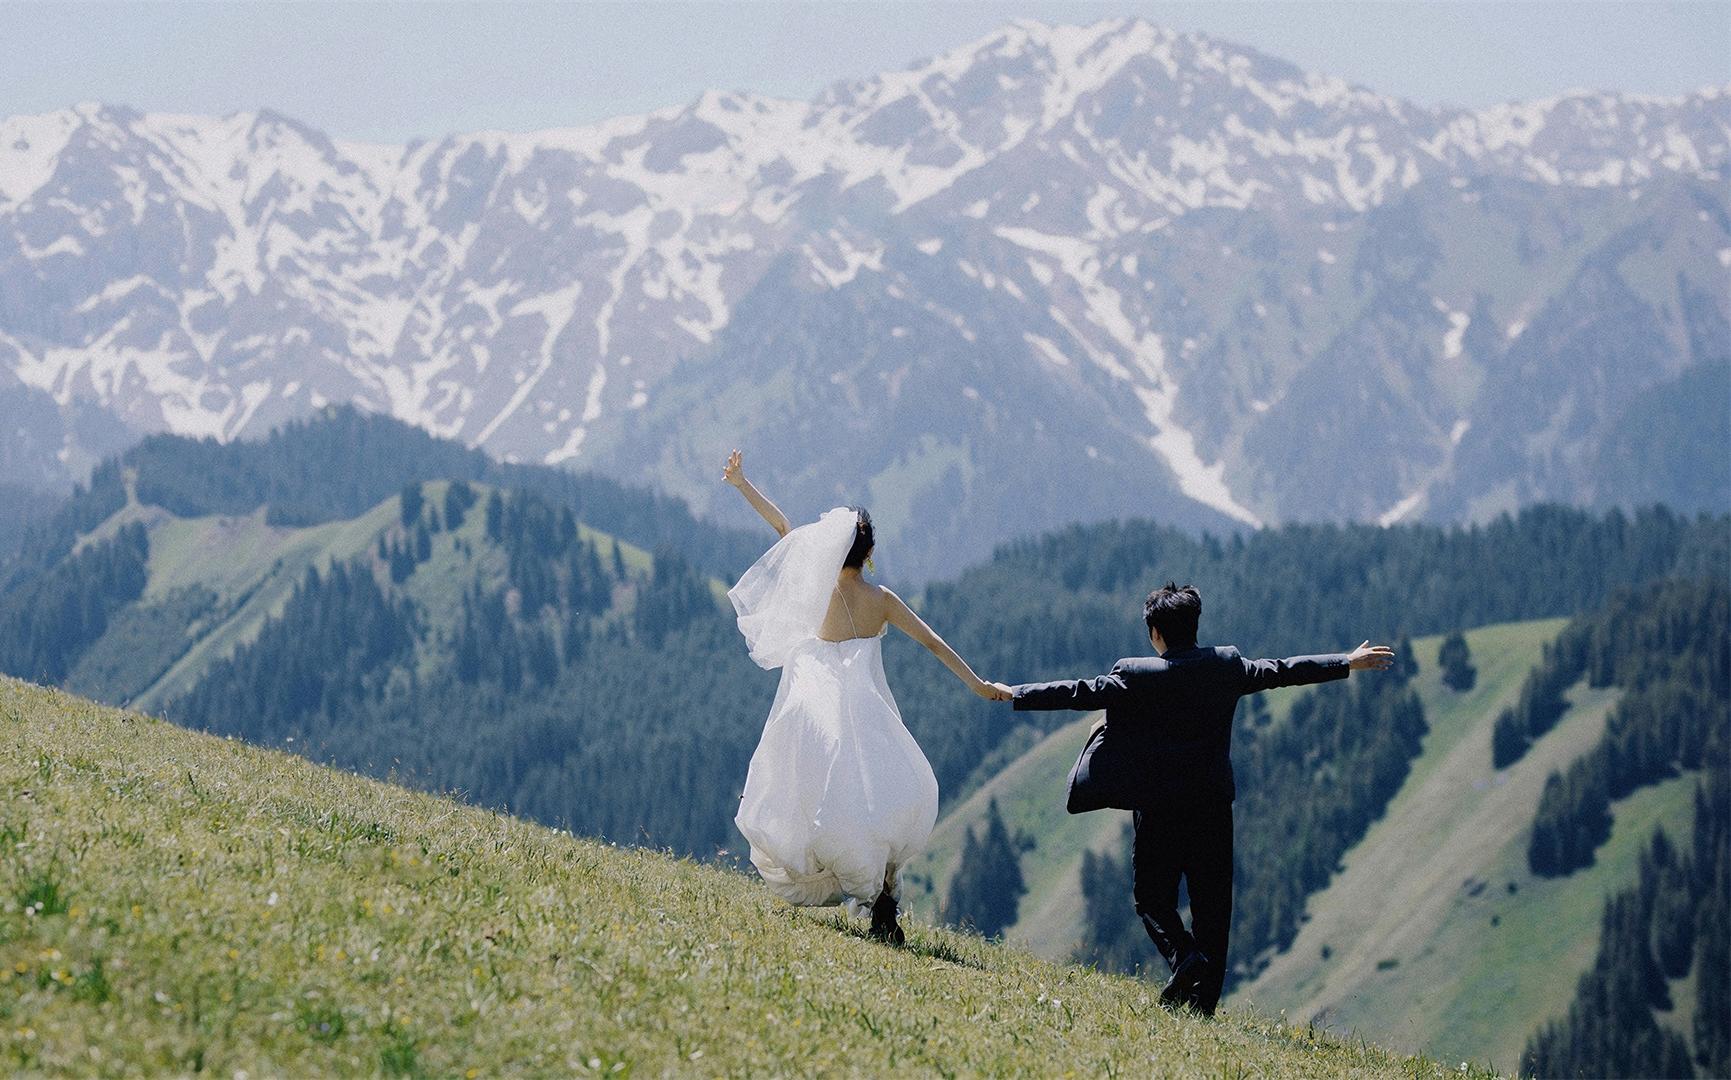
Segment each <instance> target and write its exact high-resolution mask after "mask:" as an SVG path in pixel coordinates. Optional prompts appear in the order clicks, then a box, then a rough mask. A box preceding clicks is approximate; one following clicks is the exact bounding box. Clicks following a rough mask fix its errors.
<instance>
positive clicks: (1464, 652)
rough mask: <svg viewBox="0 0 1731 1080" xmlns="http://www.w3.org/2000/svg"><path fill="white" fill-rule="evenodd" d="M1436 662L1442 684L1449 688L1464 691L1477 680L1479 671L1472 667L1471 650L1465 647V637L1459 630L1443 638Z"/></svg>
mask: <svg viewBox="0 0 1731 1080" xmlns="http://www.w3.org/2000/svg"><path fill="white" fill-rule="evenodd" d="M1437 663H1438V664H1439V665H1441V667H1442V681H1443V685H1444V686H1446V687H1448V688H1449V689H1450V690H1454V691H1457V692H1460V693H1464V692H1466V691H1468V690H1471V689H1472V688H1473V684H1474V683H1476V682H1478V677H1479V672H1478V669H1477V668H1475V667H1473V660H1472V651H1471V650H1470V649H1468V648H1467V639H1466V637H1465V635H1463V634H1462V633H1461V632H1460V631H1459V630H1456V631H1455V632H1454V633H1452V634H1450V635H1449V636H1448V637H1447V638H1445V639H1444V640H1443V643H1442V650H1441V651H1440V652H1439V653H1438V655H1437Z"/></svg>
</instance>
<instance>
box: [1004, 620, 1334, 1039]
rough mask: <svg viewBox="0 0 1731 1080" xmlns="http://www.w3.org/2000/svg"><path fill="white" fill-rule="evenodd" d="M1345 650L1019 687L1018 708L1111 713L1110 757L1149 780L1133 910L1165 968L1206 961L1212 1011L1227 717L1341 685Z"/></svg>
mask: <svg viewBox="0 0 1731 1080" xmlns="http://www.w3.org/2000/svg"><path fill="white" fill-rule="evenodd" d="M1349 673H1350V669H1349V668H1348V666H1347V658H1346V654H1345V653H1331V654H1328V655H1324V656H1297V657H1293V658H1291V659H1288V660H1248V659H1245V658H1244V657H1243V656H1241V655H1239V653H1238V650H1237V649H1235V648H1233V647H1231V646H1229V645H1227V646H1217V647H1197V648H1190V649H1173V650H1169V651H1168V652H1166V653H1165V654H1164V655H1162V656H1138V657H1130V658H1127V659H1124V660H1120V661H1118V662H1117V663H1116V664H1114V665H1112V670H1111V672H1110V673H1109V674H1106V675H1100V676H1097V677H1095V678H1092V679H1080V680H1066V681H1063V682H1050V683H1033V684H1028V685H1024V686H1018V687H1016V688H1015V692H1016V698H1015V707H1016V708H1017V709H1079V710H1082V711H1085V712H1091V711H1093V710H1095V709H1105V710H1106V725H1107V727H1108V728H1109V729H1110V730H1111V733H1112V737H1113V739H1114V740H1117V739H1118V738H1120V737H1122V738H1123V739H1124V742H1123V743H1122V744H1118V745H1117V746H1115V750H1116V751H1118V752H1122V753H1128V754H1130V755H1131V756H1132V757H1133V758H1134V759H1136V760H1137V761H1138V763H1139V768H1140V769H1141V770H1142V771H1143V772H1144V774H1145V775H1146V777H1147V793H1148V796H1147V801H1146V803H1145V804H1143V805H1142V806H1140V807H1138V809H1137V810H1136V817H1135V821H1136V845H1135V853H1134V858H1133V864H1134V865H1133V871H1134V874H1135V882H1136V884H1135V893H1136V913H1137V915H1139V916H1140V917H1141V919H1142V925H1143V926H1144V927H1145V928H1146V929H1147V931H1148V936H1149V937H1151V938H1153V939H1154V944H1155V946H1156V947H1157V948H1159V950H1160V953H1161V955H1162V956H1164V957H1165V958H1166V962H1167V963H1168V964H1170V965H1172V966H1173V967H1174V968H1176V967H1177V965H1178V963H1179V962H1180V961H1181V960H1182V959H1183V958H1184V957H1185V956H1186V955H1188V954H1189V953H1190V952H1191V951H1192V950H1195V949H1201V951H1202V952H1203V953H1204V954H1205V955H1206V956H1207V957H1208V958H1209V960H1210V962H1211V967H1212V969H1213V970H1212V973H1211V974H1212V977H1211V978H1210V979H1209V980H1207V981H1206V982H1205V984H1204V986H1203V989H1202V992H1201V1000H1200V1002H1199V1003H1200V1004H1201V1005H1202V1007H1203V1011H1204V1012H1212V1011H1213V1009H1214V1005H1215V1003H1216V1002H1217V1001H1218V999H1219V996H1220V989H1221V982H1222V980H1223V979H1224V977H1225V964H1226V948H1227V944H1228V940H1229V929H1230V925H1231V919H1232V799H1233V796H1234V795H1235V794H1236V787H1235V785H1234V782H1233V778H1232V717H1233V714H1234V712H1235V711H1236V710H1237V707H1238V699H1239V698H1241V697H1243V696H1244V695H1245V694H1254V693H1258V692H1259V691H1262V690H1271V689H1273V688H1275V687H1278V686H1305V685H1308V684H1311V683H1320V682H1328V681H1329V680H1331V679H1344V678H1346V676H1347V675H1348V674H1349ZM1180 878H1183V879H1184V881H1185V883H1186V885H1187V887H1188V890H1189V893H1190V922H1191V927H1192V930H1191V931H1186V930H1185V928H1184V923H1183V920H1182V919H1180V918H1179V916H1178V881H1179V879H1180Z"/></svg>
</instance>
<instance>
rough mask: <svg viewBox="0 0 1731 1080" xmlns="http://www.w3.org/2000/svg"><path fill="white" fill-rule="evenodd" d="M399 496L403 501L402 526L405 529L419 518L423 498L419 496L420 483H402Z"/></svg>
mask: <svg viewBox="0 0 1731 1080" xmlns="http://www.w3.org/2000/svg"><path fill="white" fill-rule="evenodd" d="M401 497H402V503H403V528H405V529H406V528H408V527H409V526H411V525H413V524H414V523H415V522H417V521H419V520H421V504H422V502H423V499H422V498H421V485H420V484H419V483H418V482H416V483H412V484H405V485H403V491H402V496H401Z"/></svg>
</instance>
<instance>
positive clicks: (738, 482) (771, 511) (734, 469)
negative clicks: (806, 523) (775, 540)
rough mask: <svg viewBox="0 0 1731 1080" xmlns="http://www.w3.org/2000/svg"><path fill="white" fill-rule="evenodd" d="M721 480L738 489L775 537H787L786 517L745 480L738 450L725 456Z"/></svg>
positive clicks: (754, 486) (788, 527) (787, 525)
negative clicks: (725, 462)
mask: <svg viewBox="0 0 1731 1080" xmlns="http://www.w3.org/2000/svg"><path fill="white" fill-rule="evenodd" d="M721 478H722V479H723V480H726V481H727V482H728V483H730V484H732V485H733V486H734V487H736V488H738V489H739V493H740V494H741V495H744V496H745V501H746V502H748V503H750V504H751V508H752V509H753V510H756V511H757V512H758V514H760V515H761V516H762V517H763V520H765V521H767V522H769V527H770V528H772V529H774V530H775V534H776V535H777V536H786V535H787V531H788V530H789V529H790V528H792V526H791V525H789V524H788V523H787V515H786V514H784V513H782V512H781V507H779V506H777V505H775V504H774V503H772V502H770V501H769V498H768V497H767V496H765V495H764V493H763V492H761V491H759V490H757V487H756V485H754V484H753V483H752V482H751V481H750V480H747V479H746V478H745V466H744V465H743V464H741V462H740V454H739V451H738V450H735V451H734V452H733V453H731V454H729V455H728V456H727V464H726V465H723V466H722V467H721Z"/></svg>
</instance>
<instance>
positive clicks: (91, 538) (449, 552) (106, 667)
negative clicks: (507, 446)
mask: <svg viewBox="0 0 1731 1080" xmlns="http://www.w3.org/2000/svg"><path fill="white" fill-rule="evenodd" d="M449 486H450V485H449V483H448V482H447V481H442V480H436V481H428V482H427V483H425V484H424V485H423V494H424V497H425V499H426V501H427V503H428V504H429V505H432V506H438V505H441V504H442V503H443V501H444V497H445V491H446V489H447V488H448V487H449ZM471 487H472V488H473V489H474V491H475V492H476V494H477V496H478V497H479V499H481V500H484V499H485V498H486V497H487V495H488V493H489V492H490V491H491V489H490V488H488V487H486V486H485V485H479V484H474V485H471ZM401 515H402V500H401V499H400V498H399V497H397V496H392V497H390V498H388V499H385V500H384V501H383V502H381V503H379V504H378V505H376V506H374V507H373V508H372V509H370V510H368V511H367V512H366V513H364V514H361V515H359V516H357V517H353V518H347V519H343V520H338V521H331V522H326V523H323V524H319V525H310V526H302V527H292V526H280V525H272V524H270V523H269V522H267V521H266V520H265V510H264V509H263V508H262V507H261V508H260V509H258V510H255V511H253V512H252V513H249V514H244V515H222V514H213V515H209V516H205V517H193V518H183V517H177V516H175V515H174V514H171V513H170V512H168V511H167V510H164V509H162V508H161V507H158V506H148V505H143V504H140V503H139V502H138V500H137V495H136V492H135V491H134V488H133V485H132V484H131V482H130V479H129V482H128V485H127V503H126V505H125V506H124V507H123V508H122V509H120V510H118V511H116V512H115V513H114V514H113V515H112V516H111V517H110V518H109V519H108V520H107V521H105V522H103V523H102V524H101V525H100V526H98V527H97V528H96V529H94V530H92V531H91V532H90V533H89V534H87V535H86V536H85V537H83V538H82V539H81V540H80V545H81V546H82V545H83V544H88V543H93V542H96V541H100V540H103V539H106V538H108V537H110V536H112V535H114V534H115V533H116V532H117V531H118V530H119V529H120V528H121V527H122V526H124V525H127V524H130V523H132V522H135V521H136V522H142V523H143V524H144V525H145V527H146V529H147V530H148V533H149V538H150V559H149V563H148V572H149V579H148V582H147V584H146V585H145V590H144V595H143V596H142V597H140V598H139V602H138V604H136V605H135V606H133V607H132V608H129V609H127V610H126V611H124V612H122V613H121V615H120V616H119V618H118V619H116V621H115V624H114V625H113V626H111V627H110V629H109V632H108V634H107V635H106V640H99V641H98V642H97V643H96V644H95V645H94V646H93V647H92V649H91V651H90V653H89V654H88V655H87V656H86V657H85V658H84V659H83V661H82V662H81V664H80V666H79V667H78V668H76V669H74V671H73V672H72V674H71V676H70V677H69V678H68V680H67V686H68V688H69V689H72V690H75V691H77V692H79V693H83V694H86V695H88V696H91V697H95V698H97V699H99V700H103V701H112V702H115V703H119V704H126V705H129V706H131V707H133V708H137V709H140V710H143V711H156V710H160V709H161V708H162V707H163V706H165V705H167V704H168V703H169V702H171V701H173V700H174V699H175V698H176V697H178V696H180V695H182V694H185V693H187V692H188V691H190V690H191V689H192V688H193V687H194V686H195V685H196V684H197V683H198V680H199V678H200V677H201V676H202V675H203V674H204V673H205V672H206V671H208V670H209V669H210V666H211V665H212V664H214V663H216V662H217V661H219V660H221V659H222V658H224V657H226V656H228V655H230V654H231V653H233V652H234V650H235V649H237V648H239V647H240V646H242V645H244V644H246V643H248V642H250V641H252V640H253V639H254V638H255V637H257V636H258V632H259V630H260V629H261V628H262V627H263V626H264V624H265V621H266V620H267V619H269V618H270V617H272V616H274V615H277V614H280V613H281V611H282V609H283V606H284V605H285V604H286V603H288V599H289V597H290V595H291V594H292V593H293V592H294V589H295V586H296V585H297V584H299V583H300V582H301V581H302V580H303V579H304V578H305V576H306V572H307V571H308V570H309V569H314V568H316V569H318V570H320V571H321V572H323V571H325V570H327V569H328V568H329V567H330V566H331V565H332V564H333V563H337V562H342V561H345V560H348V559H353V558H356V557H358V556H366V555H368V553H369V552H372V551H373V550H374V548H375V546H376V545H377V544H378V542H379V539H380V538H381V537H392V536H398V535H401V534H402V527H401V525H400V524H399V522H400V520H401ZM579 534H580V535H581V536H582V537H583V539H585V540H587V541H590V542H593V543H595V545H596V547H597V549H598V550H599V552H600V553H601V554H602V555H603V556H604V557H611V555H612V551H613V545H614V544H615V543H616V542H617V543H619V545H620V549H621V550H620V556H621V558H622V559H623V560H624V562H625V565H626V566H627V567H628V568H630V569H632V570H646V569H648V568H649V567H650V566H651V565H652V560H651V558H650V556H649V553H648V552H646V551H643V550H642V549H641V548H637V547H634V546H633V545H631V544H628V543H624V542H622V541H615V539H614V538H613V537H611V536H609V535H607V534H606V533H602V532H600V531H598V530H595V529H592V528H590V527H589V526H587V525H580V526H579ZM504 578H505V557H504V554H503V552H502V551H501V550H500V548H499V547H498V545H496V544H492V543H489V542H488V541H487V539H486V533H485V522H484V520H483V514H482V512H481V509H480V506H479V505H477V506H476V507H475V508H474V509H473V510H471V511H470V513H469V514H468V515H467V516H466V517H465V519H464V521H463V524H462V526H461V527H460V528H458V529H454V530H449V531H443V532H440V533H437V534H436V535H434V537H433V541H432V557H431V558H430V559H428V560H427V561H426V562H425V563H422V564H421V565H420V566H418V567H417V568H416V570H415V573H414V574H413V575H412V576H411V577H410V578H409V579H408V580H407V581H406V582H404V583H403V585H402V586H401V589H402V592H403V594H404V595H406V596H407V597H409V598H410V599H412V600H414V601H415V602H416V603H417V604H418V605H420V607H421V610H423V611H424V612H425V613H426V615H427V617H428V619H429V620H430V621H431V622H432V623H433V624H434V625H437V626H441V627H448V626H450V625H451V624H452V623H453V622H454V621H455V619H456V614H457V611H458V607H459V602H460V599H461V597H462V593H463V590H464V589H466V588H468V587H469V586H471V585H472V584H473V583H474V582H476V581H477V580H479V581H482V582H484V583H486V584H488V585H496V584H498V583H499V582H502V581H503V580H504ZM194 590H208V598H207V600H206V601H205V603H204V605H203V606H202V607H200V608H197V609H192V608H189V607H188V606H187V605H186V604H184V603H181V602H180V598H181V597H183V596H184V595H185V594H186V593H188V592H189V591H194ZM167 612H176V613H179V614H178V615H176V616H168V615H165V614H164V613H167ZM151 620H157V621H155V622H152V621H151ZM164 620H166V624H165V623H164ZM140 623H145V624H146V625H148V626H150V627H151V630H150V631H149V632H148V633H147V634H146V635H145V636H147V637H150V638H152V639H156V638H160V637H161V636H162V635H163V634H168V635H173V636H175V637H176V638H177V641H178V647H176V648H173V649H172V651H170V652H167V653H165V654H164V655H163V658H162V659H163V662H164V663H165V664H166V666H165V667H163V668H162V669H161V670H156V671H149V672H146V673H143V674H140V673H139V672H138V670H137V668H138V663H139V661H138V660H137V658H136V657H130V656H128V655H126V654H127V653H128V651H129V650H132V649H134V648H135V647H136V635H134V634H132V633H129V631H131V630H133V629H134V627H135V626H137V625H138V624H140ZM115 654H120V655H115ZM426 659H427V658H423V661H425V660H426ZM117 673H119V674H121V675H122V676H123V677H118V678H117V677H116V676H117Z"/></svg>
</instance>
